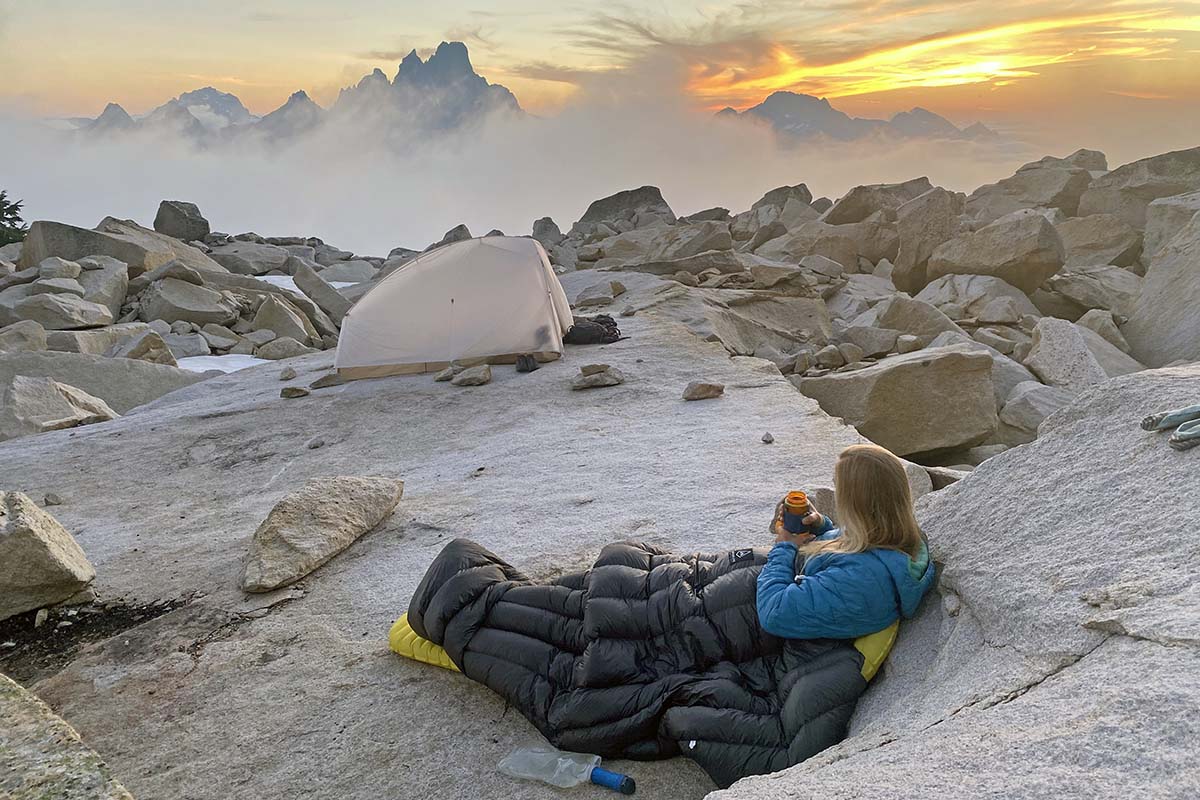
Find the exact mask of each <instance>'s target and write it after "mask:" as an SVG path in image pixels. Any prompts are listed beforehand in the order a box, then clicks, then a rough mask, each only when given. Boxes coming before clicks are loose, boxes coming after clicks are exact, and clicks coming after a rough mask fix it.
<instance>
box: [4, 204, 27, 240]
mask: <svg viewBox="0 0 1200 800" xmlns="http://www.w3.org/2000/svg"><path fill="white" fill-rule="evenodd" d="M21 205H22V201H20V200H15V201H11V202H10V201H9V199H8V193H7V192H5V191H2V190H0V247H2V246H4V245H6V244H12V243H13V242H19V241H22V240H23V239H24V238H25V229H26V228H27V227H28V226H27V225H26V224H25V222H24V220H22V219H21Z"/></svg>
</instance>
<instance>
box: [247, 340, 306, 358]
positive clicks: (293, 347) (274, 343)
mask: <svg viewBox="0 0 1200 800" xmlns="http://www.w3.org/2000/svg"><path fill="white" fill-rule="evenodd" d="M316 352H318V351H317V350H314V349H313V348H311V347H306V346H304V345H302V344H300V342H298V341H296V340H295V339H293V338H292V337H290V336H281V337H279V338H277V339H272V340H271V341H269V342H267V343H266V344H264V345H263V346H262V347H260V348H258V350H257V351H255V353H254V354H255V355H256V356H258V357H259V358H266V359H269V360H271V361H278V360H279V359H282V358H295V357H296V356H304V355H308V354H309V353H316Z"/></svg>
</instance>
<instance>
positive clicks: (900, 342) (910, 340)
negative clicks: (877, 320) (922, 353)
mask: <svg viewBox="0 0 1200 800" xmlns="http://www.w3.org/2000/svg"><path fill="white" fill-rule="evenodd" d="M924 346H925V343H924V342H922V341H921V337H920V336H913V335H912V334H909V333H902V334H900V335H899V336H897V337H896V352H897V353H913V352H916V351H917V350H920V349H921V348H922V347H924Z"/></svg>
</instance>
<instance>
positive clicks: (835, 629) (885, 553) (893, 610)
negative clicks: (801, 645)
mask: <svg viewBox="0 0 1200 800" xmlns="http://www.w3.org/2000/svg"><path fill="white" fill-rule="evenodd" d="M839 533H840V532H839V531H838V530H837V529H836V528H834V527H833V525H832V523H831V522H830V521H829V518H828V517H826V518H825V522H824V532H823V533H822V534H821V535H819V536H818V537H817V539H818V541H828V540H830V539H836V538H837V536H838V535H839ZM797 553H798V551H797V549H796V545H794V544H792V543H791V542H779V543H778V544H776V545H775V546H774V547H773V548H772V549H771V552H770V554H769V555H768V556H767V564H766V566H765V567H763V569H762V572H760V573H759V575H758V595H757V598H756V605H757V607H758V620H759V623H760V624H761V625H762V628H763V630H765V631H767V632H768V633H771V634H774V635H775V636H780V637H783V638H786V639H823V638H830V639H854V638H857V637H859V636H865V635H866V634H868V633H874V632H875V631H878V630H882V629H884V628H886V627H887V626H889V625H891V624H892V623H893V622H895V621H896V620H897V619H898V618H899V617H900V616H901V615H903V616H904V617H911V616H912V615H913V614H914V613H915V612H916V610H917V605H918V604H919V603H920V602H921V598H922V597H924V596H925V593H926V592H927V591H929V587H930V586H932V585H933V580H934V566H933V562H932V560H931V559H930V558H929V555H928V551H927V550H926V549H925V546H924V543H922V552H921V554H920V555H919V556H918V558H917V559H916V560H915V561H914V559H912V558H910V557H909V556H908V554H907V553H902V552H900V551H898V550H891V549H886V548H873V549H871V550H867V551H865V552H862V553H820V554H818V555H815V556H812V557H810V558H809V559H808V560H807V561H805V563H804V568H803V569H802V570H801V572H800V574H799V575H797V574H796V567H795V564H796V556H797Z"/></svg>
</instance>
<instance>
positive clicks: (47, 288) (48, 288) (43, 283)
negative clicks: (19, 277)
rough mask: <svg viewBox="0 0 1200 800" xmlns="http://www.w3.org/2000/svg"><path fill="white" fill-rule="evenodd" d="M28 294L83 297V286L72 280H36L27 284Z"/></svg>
mask: <svg viewBox="0 0 1200 800" xmlns="http://www.w3.org/2000/svg"><path fill="white" fill-rule="evenodd" d="M29 290H30V294H73V295H75V296H76V297H83V285H82V284H81V283H80V282H79V281H77V280H75V279H74V278H38V279H37V280H36V281H34V282H33V283H31V284H29Z"/></svg>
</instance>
